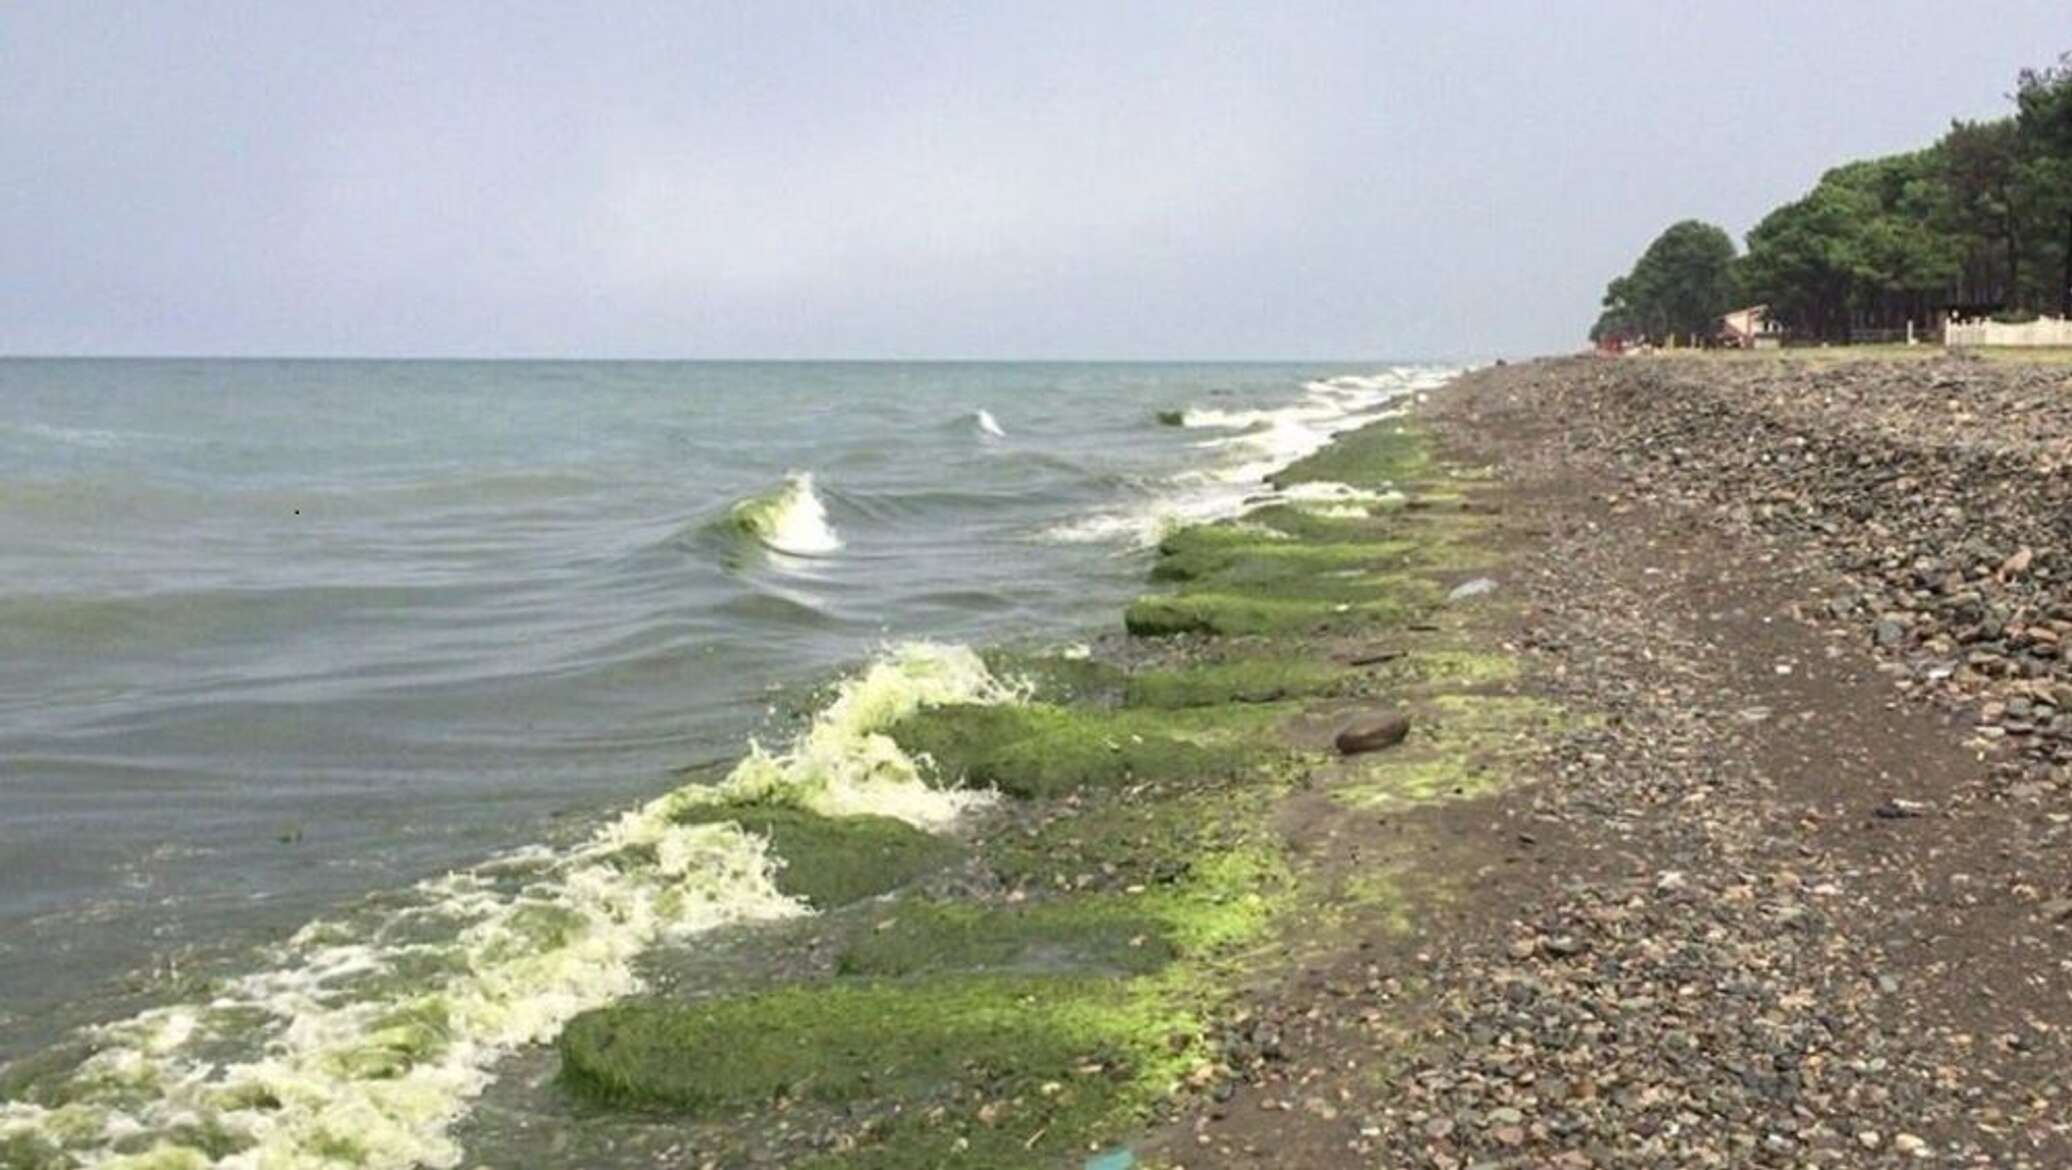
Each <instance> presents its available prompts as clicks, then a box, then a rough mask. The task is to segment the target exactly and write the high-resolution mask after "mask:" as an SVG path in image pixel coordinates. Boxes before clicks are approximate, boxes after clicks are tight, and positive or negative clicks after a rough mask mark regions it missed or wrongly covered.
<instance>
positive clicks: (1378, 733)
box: [1337, 711, 1410, 756]
mask: <svg viewBox="0 0 2072 1170" xmlns="http://www.w3.org/2000/svg"><path fill="white" fill-rule="evenodd" d="M1409 734H1410V717H1409V716H1408V715H1405V714H1403V713H1402V712H1400V711H1390V712H1388V713H1387V714H1384V715H1380V716H1377V717H1376V718H1373V719H1367V720H1362V721H1361V722H1359V723H1355V724H1353V725H1351V726H1349V727H1347V728H1346V729H1345V730H1343V731H1341V732H1339V733H1338V739H1337V744H1338V750H1339V751H1340V752H1343V753H1344V754H1346V755H1348V756H1356V755H1359V754H1360V753H1361V752H1376V751H1380V750H1381V749H1383V748H1391V747H1394V746H1396V745H1397V744H1399V743H1402V742H1403V739H1404V737H1406V736H1408V735H1409Z"/></svg>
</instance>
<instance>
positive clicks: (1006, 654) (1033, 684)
mask: <svg viewBox="0 0 2072 1170" xmlns="http://www.w3.org/2000/svg"><path fill="white" fill-rule="evenodd" d="M979 657H980V659H982V660H983V661H984V662H985V664H986V669H987V670H989V671H992V672H993V677H995V678H998V679H1002V680H1005V681H1008V682H1012V683H1019V684H1022V685H1024V686H1026V687H1027V688H1028V697H1029V698H1031V699H1033V700H1035V701H1037V702H1040V703H1086V702H1096V703H1098V702H1105V701H1109V700H1112V699H1114V698H1115V697H1117V696H1118V695H1120V694H1121V692H1122V684H1123V679H1124V678H1125V677H1126V676H1127V674H1128V672H1127V671H1125V670H1123V669H1122V668H1121V667H1119V666H1116V665H1114V664H1112V663H1108V662H1103V661H1101V660H1099V659H1097V658H1094V657H1092V656H1091V655H1084V654H1082V655H1071V656H1068V655H1064V654H1044V653H1027V652H1023V651H1016V650H999V649H995V650H984V651H980V653H979Z"/></svg>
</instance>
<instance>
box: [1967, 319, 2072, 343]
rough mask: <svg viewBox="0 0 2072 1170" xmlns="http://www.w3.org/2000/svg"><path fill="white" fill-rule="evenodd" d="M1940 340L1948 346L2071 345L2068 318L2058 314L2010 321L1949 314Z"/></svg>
mask: <svg viewBox="0 0 2072 1170" xmlns="http://www.w3.org/2000/svg"><path fill="white" fill-rule="evenodd" d="M1943 344H1944V345H1947V346H1952V347H1961V346H1971V345H2017V346H2025V347H2034V346H2045V345H2047V346H2072V321H2068V320H2066V319H2065V318H2062V317H2038V318H2036V319H2035V320H2034V321H2023V322H2021V323H2020V324H2010V323H2009V322H2006V321H1994V320H1992V319H1990V318H1981V319H1978V320H1974V321H1962V320H1958V319H1956V318H1954V317H1953V318H1951V319H1950V322H1949V324H1947V325H1944V326H1943Z"/></svg>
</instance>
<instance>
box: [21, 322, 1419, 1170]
mask: <svg viewBox="0 0 2072 1170" xmlns="http://www.w3.org/2000/svg"><path fill="white" fill-rule="evenodd" d="M1456 372H1457V370H1456V369H1455V368H1453V367H1451V366H1448V365H1444V364H1434V363H1420V362H1344V363H1331V362H1322V363H1314V362H1305V363H1268V364H1208V365H1203V364H1155V363H1127V364H1097V363H948V362H942V363H938V362H930V363H905V362H832V363H800V362H590V361H484V362H474V361H345V360H202V359H123V360H112V359H111V360H101V359H8V360H0V1165H9V1164H21V1165H38V1166H44V1165H48V1166H109V1167H117V1166H129V1165H136V1166H143V1165H158V1164H164V1165H180V1166H187V1165H190V1164H191V1165H220V1166H226V1167H246V1166H250V1167H259V1166H267V1167H294V1166H322V1165H339V1164H351V1165H364V1166H370V1167H398V1168H400V1167H408V1166H417V1165H426V1166H443V1165H458V1164H463V1161H464V1160H465V1159H467V1158H469V1157H472V1156H475V1155H476V1153H477V1152H476V1151H472V1150H470V1149H468V1148H466V1144H465V1141H464V1139H463V1138H462V1137H461V1136H459V1126H460V1123H461V1122H462V1120H463V1119H464V1118H465V1117H466V1116H467V1114H468V1112H469V1110H470V1108H471V1107H472V1103H473V1102H474V1101H476V1100H477V1099H478V1098H479V1097H480V1096H481V1095H482V1094H483V1092H484V1091H485V1089H487V1088H488V1087H489V1086H490V1085H492V1084H493V1083H494V1082H495V1081H496V1078H497V1076H498V1075H499V1070H500V1068H501V1067H503V1065H504V1064H505V1062H507V1061H508V1060H509V1059H510V1058H511V1057H512V1056H513V1055H514V1054H515V1053H519V1052H522V1051H525V1050H527V1049H528V1048H537V1046H538V1045H540V1044H542V1043H544V1042H546V1041H549V1040H551V1039H552V1037H553V1036H554V1034H555V1033H556V1032H557V1031H558V1029H559V1028H560V1026H561V1025H562V1024H563V1023H564V1022H565V1021H566V1020H567V1019H569V1018H570V1017H571V1016H573V1015H574V1014H576V1013H577V1012H579V1011H582V1010H584V1009H586V1008H589V1007H594V1006H597V1005H599V1004H602V1003H605V1002H609V1001H610V1000H611V999H613V998H616V997H618V996H622V995H626V994H630V993H632V992H634V991H637V990H638V989H639V988H640V987H641V986H642V984H643V978H644V977H643V964H644V963H645V962H647V961H648V960H649V959H650V958H651V957H652V955H653V954H654V953H656V952H658V951H667V950H669V949H671V948H675V949H684V948H696V947H697V946H698V945H699V944H698V940H699V937H700V935H701V934H704V933H706V932H708V931H710V930H713V929H716V928H718V927H721V926H727V925H734V924H741V923H755V922H759V921H764V920H770V921H775V920H778V919H783V918H787V917H795V916H798V915H800V914H803V913H807V912H808V911H807V910H806V909H805V908H804V907H802V906H801V905H799V904H798V903H796V902H794V901H792V900H790V899H787V898H785V897H784V896H783V895H781V894H780V893H778V892H777V891H776V889H775V887H774V885H773V884H772V882H771V880H770V875H771V873H772V867H773V866H776V865H781V864H782V861H781V858H775V857H772V856H771V855H770V854H769V852H768V849H767V845H766V843H765V842H763V841H762V840H761V839H759V838H755V837H753V836H752V835H749V834H745V833H742V832H741V831H740V830H738V829H735V828H733V827H732V826H709V825H708V826H696V827H686V826H683V825H681V824H679V823H677V821H676V820H675V819H674V817H673V816H672V814H673V813H674V812H676V811H679V810H680V809H681V808H682V807H683V805H684V804H685V803H686V802H691V803H695V802H696V801H699V800H702V799H709V798H710V797H711V794H712V793H715V792H726V793H732V794H736V795H738V794H743V793H748V794H761V795H768V794H771V793H773V792H774V793H780V794H789V798H790V799H794V800H796V801H797V802H799V803H803V804H805V805H807V806H808V807H814V808H818V809H821V810H822V811H830V812H853V811H872V812H879V813H882V814H885V815H893V816H899V817H901V818H903V819H906V820H908V821H910V822H911V823H914V824H916V825H919V826H921V827H924V828H929V829H934V830H944V831H947V830H949V829H951V828H954V826H955V824H956V823H957V821H958V820H959V818H961V817H963V816H965V815H968V813H969V812H970V811H971V808H972V807H973V806H974V805H975V804H978V803H982V802H983V801H984V800H985V799H987V794H983V793H944V792H940V791H936V790H932V789H928V788H926V787H925V786H923V785H920V784H919V783H918V781H917V780H916V779H915V777H914V776H913V774H912V767H911V762H910V761H906V760H904V759H903V758H900V757H899V756H898V753H897V750H896V749H895V748H892V747H891V745H890V743H889V741H887V740H885V739H883V738H882V737H878V736H875V735H873V734H871V733H872V731H873V729H875V728H878V727H882V726H883V725H884V724H885V722H886V721H887V720H888V719H890V718H894V717H896V716H897V714H899V713H900V712H902V711H905V710H911V709H912V708H913V707H914V706H915V705H917V704H922V703H927V702H936V701H945V700H952V699H955V700H968V701H1014V698H1015V686H1016V684H1015V681H1014V680H1012V679H1003V678H999V677H996V676H994V675H993V674H992V673H991V672H989V671H988V670H987V669H986V667H985V665H984V663H983V662H981V661H980V660H979V658H978V657H977V656H976V654H975V653H974V649H975V648H978V647H984V646H991V645H1002V644H1024V645H1032V646H1046V647H1050V648H1054V649H1056V650H1058V651H1059V652H1062V653H1074V652H1077V649H1078V648H1079V647H1081V646H1083V644H1084V643H1085V641H1086V640H1087V639H1089V638H1091V637H1093V636H1095V635H1098V634H1099V633H1101V632H1103V631H1107V630H1110V629H1113V628H1115V627H1116V626H1117V624H1118V622H1119V614H1120V610H1121V607H1122V605H1123V603H1124V602H1125V601H1126V600H1127V599H1128V598H1129V597H1130V596H1132V595H1133V594H1134V593H1135V592H1137V591H1139V590H1140V589H1141V588H1143V587H1144V572H1145V569H1146V566H1147V564H1148V557H1149V550H1150V549H1151V548H1152V547H1153V546H1154V545H1155V544H1156V542H1157V540H1158V538H1159V536H1160V534H1161V533H1162V532H1164V531H1167V530H1168V529H1169V528H1170V527H1171V526H1173V525H1175V524H1179V523H1185V522H1189V521H1202V520H1211V519H1216V518H1222V517H1229V516H1235V515H1237V514H1239V513H1240V512H1242V511H1243V510H1244V509H1245V508H1247V507H1248V506H1251V505H1253V504H1256V503H1258V502H1261V501H1262V500H1265V499H1269V498H1272V497H1273V495H1274V491H1273V489H1272V488H1271V487H1270V486H1269V485H1268V484H1267V482H1266V477H1267V476H1268V475H1269V474H1270V473H1271V472H1272V471H1274V470H1275V469H1277V468H1279V467H1281V466H1284V465H1285V464H1287V463H1288V462H1290V461H1292V460H1294V459H1296V458H1299V457H1301V456H1302V455H1304V454H1307V453H1309V452H1310V451H1313V450H1315V449H1317V448H1318V447H1320V446H1321V445H1323V444H1324V443H1326V442H1328V441H1329V439H1330V437H1331V436H1332V435H1334V434H1336V433H1338V432H1341V431H1343V430H1346V429H1349V428H1353V427H1357V426H1361V425H1364V424H1366V423H1369V422H1372V421H1375V420H1378V419H1385V418H1387V417H1390V416H1391V415H1392V414H1393V413H1395V412H1397V411H1400V410H1401V409H1402V408H1403V407H1404V405H1406V403H1407V402H1408V401H1410V400H1411V399H1412V398H1414V397H1415V396H1417V395H1419V394H1422V393H1425V392H1428V391H1431V390H1434V389H1437V388H1438V387H1440V386H1442V385H1443V384H1444V383H1445V382H1446V381H1447V380H1448V379H1449V378H1450V377H1451V376H1453V374H1455V373H1456ZM1304 491H1305V493H1306V495H1307V497H1308V498H1309V499H1310V500H1311V501H1312V502H1319V501H1320V502H1322V503H1324V504H1326V505H1328V504H1329V503H1330V502H1331V498H1332V494H1333V493H1332V489H1330V488H1329V487H1325V488H1322V489H1319V488H1317V487H1316V486H1314V485H1311V486H1309V487H1306V488H1305V489H1304ZM183 1151H186V1152H189V1153H192V1155H193V1158H194V1159H198V1160H189V1161H180V1160H178V1159H179V1158H184V1157H188V1153H183ZM152 1158H159V1159H163V1162H162V1163H161V1162H152V1161H150V1160H149V1159H152Z"/></svg>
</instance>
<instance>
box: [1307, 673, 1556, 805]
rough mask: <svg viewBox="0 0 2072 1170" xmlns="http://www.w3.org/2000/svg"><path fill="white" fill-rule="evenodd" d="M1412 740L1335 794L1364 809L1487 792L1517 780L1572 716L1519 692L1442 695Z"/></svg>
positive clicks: (1369, 764)
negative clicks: (1519, 770) (1515, 774)
mask: <svg viewBox="0 0 2072 1170" xmlns="http://www.w3.org/2000/svg"><path fill="white" fill-rule="evenodd" d="M1430 707H1431V708H1432V710H1433V712H1434V714H1432V715H1428V716H1426V717H1424V718H1421V719H1419V720H1418V721H1417V722H1416V723H1415V724H1414V725H1413V730H1412V735H1411V739H1410V741H1409V742H1408V743H1407V744H1405V745H1404V746H1403V747H1401V748H1398V749H1395V750H1393V751H1390V752H1387V753H1383V754H1378V755H1375V756H1372V757H1367V758H1365V759H1364V760H1362V761H1361V763H1360V764H1359V768H1358V775H1357V778H1356V779H1355V780H1353V781H1352V782H1351V783H1349V784H1346V785H1344V786H1342V787H1340V788H1339V789H1337V791H1336V792H1335V793H1334V795H1335V796H1336V797H1337V798H1338V799H1340V800H1342V801H1344V802H1346V803H1349V804H1354V805H1358V806H1361V807H1386V806H1391V805H1405V804H1421V803H1426V802H1430V801H1435V800H1455V799H1461V798H1466V797H1473V796H1480V795H1483V794H1485V793H1488V792H1491V791H1494V790H1496V789H1497V788H1499V787H1501V786H1502V785H1503V784H1505V783H1506V782H1507V781H1509V780H1510V779H1511V778H1512V770H1513V769H1514V768H1515V767H1516V766H1517V765H1518V764H1519V763H1520V762H1521V761H1522V760H1523V759H1524V758H1525V757H1526V756H1527V755H1528V754H1529V753H1530V751H1531V750H1532V749H1533V748H1534V746H1535V745H1537V744H1541V743H1544V742H1545V741H1546V738H1547V736H1548V734H1549V733H1550V732H1554V731H1558V730H1559V729H1560V728H1561V727H1562V726H1563V724H1564V723H1565V722H1566V720H1565V718H1564V716H1563V715H1562V713H1561V711H1560V709H1559V708H1557V707H1555V706H1554V705H1553V704H1551V703H1548V702H1546V701H1545V700H1542V699H1534V698H1525V697H1517V696H1488V695H1442V696H1439V697H1438V698H1436V699H1433V700H1432V701H1431V703H1430Z"/></svg>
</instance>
